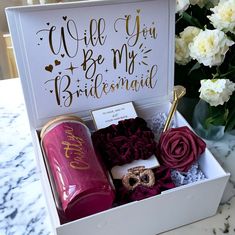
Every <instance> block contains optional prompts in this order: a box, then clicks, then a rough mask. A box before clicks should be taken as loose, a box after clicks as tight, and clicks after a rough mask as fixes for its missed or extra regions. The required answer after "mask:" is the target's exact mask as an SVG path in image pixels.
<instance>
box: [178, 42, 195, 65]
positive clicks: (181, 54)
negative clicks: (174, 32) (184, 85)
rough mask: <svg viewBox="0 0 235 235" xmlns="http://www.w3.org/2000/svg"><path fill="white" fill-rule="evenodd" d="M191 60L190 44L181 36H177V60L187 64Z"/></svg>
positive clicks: (179, 62)
mask: <svg viewBox="0 0 235 235" xmlns="http://www.w3.org/2000/svg"><path fill="white" fill-rule="evenodd" d="M190 60H191V58H190V56H189V49H188V44H187V43H186V42H185V41H184V40H183V39H182V38H179V37H176V38H175V62H176V63H177V64H181V65H185V64H187V63H188V62H189V61H190Z"/></svg>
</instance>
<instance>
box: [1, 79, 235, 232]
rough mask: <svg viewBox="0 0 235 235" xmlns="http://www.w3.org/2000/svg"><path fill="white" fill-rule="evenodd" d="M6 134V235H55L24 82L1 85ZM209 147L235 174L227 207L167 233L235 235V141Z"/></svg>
mask: <svg viewBox="0 0 235 235" xmlns="http://www.w3.org/2000/svg"><path fill="white" fill-rule="evenodd" d="M0 133H1V136H0V179H1V180H0V235H29V234H35V235H52V228H51V225H50V219H49V216H48V213H47V210H46V208H45V199H44V196H43V194H42V188H41V184H40V180H39V173H38V171H37V167H36V162H35V158H34V152H33V146H32V143H31V136H30V131H29V124H28V119H27V114H26V110H25V105H24V102H23V96H22V91H21V87H20V81H19V80H18V79H11V80H3V81H0ZM208 146H209V148H210V150H211V151H212V152H213V154H214V155H215V156H216V158H217V159H218V161H219V162H220V163H221V164H222V166H223V167H224V168H225V169H226V170H230V171H231V172H233V173H232V176H231V179H230V182H229V184H228V186H227V188H226V191H225V194H224V196H223V203H222V204H221V205H220V207H219V209H218V212H217V214H216V215H215V216H213V217H211V218H208V219H205V220H202V221H199V222H196V223H193V224H190V225H187V226H183V227H181V228H178V229H175V230H172V231H169V232H166V233H164V234H165V235H186V234H187V235H189V234H190V235H194V234H195V235H196V234H197V235H198V234H199V235H207V234H211V235H219V234H228V235H230V234H231V235H232V234H234V235H235V137H234V136H233V135H226V136H225V138H224V139H223V140H220V141H217V142H215V141H210V142H208ZM143 235H144V234H143Z"/></svg>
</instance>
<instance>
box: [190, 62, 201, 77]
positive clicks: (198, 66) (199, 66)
mask: <svg viewBox="0 0 235 235" xmlns="http://www.w3.org/2000/svg"><path fill="white" fill-rule="evenodd" d="M199 68H201V64H199V63H198V62H197V63H196V64H195V65H193V67H192V68H191V69H190V70H189V72H188V75H190V74H191V73H192V72H193V71H194V70H197V69H199Z"/></svg>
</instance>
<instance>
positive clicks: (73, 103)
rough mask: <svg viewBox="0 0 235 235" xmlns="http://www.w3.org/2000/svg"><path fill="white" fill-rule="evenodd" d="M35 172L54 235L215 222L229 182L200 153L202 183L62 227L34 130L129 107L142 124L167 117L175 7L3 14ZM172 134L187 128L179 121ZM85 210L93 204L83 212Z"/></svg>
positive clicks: (34, 9)
mask: <svg viewBox="0 0 235 235" xmlns="http://www.w3.org/2000/svg"><path fill="white" fill-rule="evenodd" d="M6 12H7V18H8V23H9V28H10V33H11V36H12V41H13V45H14V50H15V55H16V60H17V65H18V70H19V74H20V78H21V81H22V88H23V91H24V96H25V102H26V106H27V111H28V117H29V122H30V127H31V131H32V136H33V144H34V147H35V152H36V159H37V164H38V167H39V169H40V172H41V181H42V185H43V189H44V194H45V198H46V202H47V207H48V212H49V214H50V217H51V222H52V225H53V229H54V232H55V234H57V235H66V234H70V235H75V234H79V235H94V234H96V235H109V234H112V235H119V234H122V235H132V234H133V235H144V234H149V235H154V234H157V233H160V232H163V231H167V230H170V229H173V228H176V227H178V226H182V225H185V224H188V223H191V222H193V221H197V220H200V219H203V218H206V217H209V216H212V215H214V214H215V213H216V210H217V208H218V205H219V203H220V199H221V197H222V194H223V191H224V188H225V185H226V182H227V180H228V178H229V174H228V173H226V172H225V171H224V170H223V169H222V168H221V166H220V165H219V164H218V162H217V161H216V160H215V158H214V157H213V156H212V154H211V153H210V152H209V151H208V150H206V151H205V153H204V154H203V155H204V156H202V157H201V158H200V160H199V164H200V168H201V169H202V171H203V172H204V174H205V175H206V177H207V179H205V180H203V181H199V182H196V183H192V184H188V185H185V186H181V187H177V188H174V189H171V190H167V191H164V192H162V193H161V194H160V195H157V196H154V197H151V198H147V199H144V200H141V201H136V202H132V203H128V204H126V205H123V206H119V207H116V208H112V209H109V210H107V211H104V212H101V213H97V214H94V215H91V216H88V217H85V218H82V219H79V220H76V221H73V222H70V223H66V224H63V225H61V224H60V220H59V216H58V213H57V210H56V205H55V202H54V199H53V194H52V190H51V187H50V183H49V179H48V174H47V170H46V167H45V162H44V158H43V155H42V151H41V148H40V139H39V131H38V130H40V129H41V127H42V125H44V124H45V123H46V122H47V121H48V120H49V119H52V118H53V117H55V116H58V115H64V114H76V115H78V116H80V117H82V118H83V119H84V120H85V121H86V123H87V125H88V126H89V127H90V128H91V129H93V128H94V126H93V124H92V119H91V115H90V111H91V110H94V109H98V108H102V107H105V106H110V105H115V104H119V103H123V102H129V101H133V103H134V105H135V107H136V109H137V113H138V115H139V116H141V117H143V118H145V119H148V118H149V117H151V116H152V115H153V114H154V113H156V112H163V111H167V110H169V107H170V103H169V100H170V98H171V94H172V90H173V77H174V74H173V71H174V66H173V65H174V37H175V34H174V26H175V24H174V19H175V0H147V1H143V0H142V1H141V0H128V1H124V0H114V1H103V0H101V1H80V2H74V3H62V4H51V5H50V4H48V5H43V6H28V7H15V8H14V7H13V8H8V9H7V10H6ZM176 122H177V125H178V126H183V125H188V124H187V123H186V121H185V120H184V119H183V117H182V116H181V115H180V114H179V113H177V114H176ZM88 206H89V205H88Z"/></svg>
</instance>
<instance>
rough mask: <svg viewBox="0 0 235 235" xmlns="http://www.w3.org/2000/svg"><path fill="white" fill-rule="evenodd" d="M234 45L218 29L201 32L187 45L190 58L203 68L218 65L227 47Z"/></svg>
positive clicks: (222, 59)
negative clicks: (202, 65)
mask: <svg viewBox="0 0 235 235" xmlns="http://www.w3.org/2000/svg"><path fill="white" fill-rule="evenodd" d="M233 44H234V42H233V41H231V40H229V39H228V38H227V36H226V34H225V33H224V32H222V31H220V30H218V29H214V30H209V29H206V30H205V31H201V32H200V33H199V34H198V35H197V36H196V37H195V38H194V39H193V42H191V43H190V44H189V51H190V56H191V57H192V58H193V59H195V60H197V61H198V62H199V63H202V64H204V65H205V66H210V67H211V66H214V65H220V64H222V62H223V61H224V57H225V54H226V52H227V51H228V49H229V47H230V46H232V45H233Z"/></svg>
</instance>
